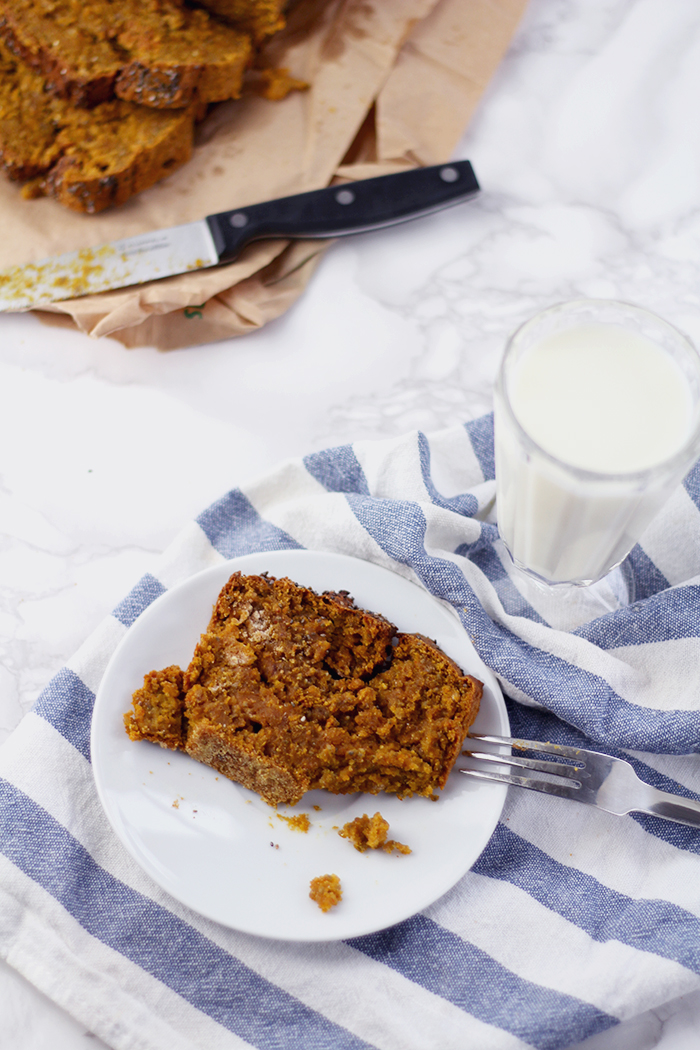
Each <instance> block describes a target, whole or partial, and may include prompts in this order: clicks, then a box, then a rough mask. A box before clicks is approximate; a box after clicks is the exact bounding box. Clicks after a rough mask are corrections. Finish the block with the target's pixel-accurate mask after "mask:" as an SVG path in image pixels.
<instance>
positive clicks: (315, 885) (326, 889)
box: [309, 875, 343, 911]
mask: <svg viewBox="0 0 700 1050" xmlns="http://www.w3.org/2000/svg"><path fill="white" fill-rule="evenodd" d="M309 897H311V900H312V901H315V902H316V904H318V906H319V908H320V909H321V911H330V910H331V908H334V907H335V906H336V904H340V902H341V900H342V899H343V889H342V886H341V885H340V879H339V878H338V876H337V875H318V876H317V877H316V878H315V879H312V880H311V889H310V891H309Z"/></svg>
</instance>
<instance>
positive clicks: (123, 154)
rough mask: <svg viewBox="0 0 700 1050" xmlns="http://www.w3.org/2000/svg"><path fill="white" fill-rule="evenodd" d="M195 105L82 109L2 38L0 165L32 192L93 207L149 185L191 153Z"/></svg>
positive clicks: (88, 209)
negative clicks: (50, 87) (50, 88)
mask: <svg viewBox="0 0 700 1050" xmlns="http://www.w3.org/2000/svg"><path fill="white" fill-rule="evenodd" d="M194 119H195V110H194V107H193V106H190V107H189V108H188V109H184V110H174V111H159V110H153V109H147V108H146V107H145V106H137V105H134V104H133V103H131V102H123V101H121V100H120V99H113V100H112V101H111V102H102V103H100V105H98V106H96V107H94V108H93V109H90V110H87V109H80V108H78V107H75V106H72V105H71V104H70V103H68V102H66V101H65V100H63V99H60V98H56V97H55V96H53V95H50V94H47V92H46V90H45V87H44V81H43V78H42V77H41V76H40V75H39V74H38V73H36V72H35V71H34V70H33V69H31V68H30V67H29V66H27V65H26V63H24V62H23V61H22V60H21V59H19V58H17V57H16V56H15V55H14V54H12V52H10V51H9V50H8V49H7V47H6V46H5V45H4V44H2V43H1V42H0V163H1V164H2V166H3V167H4V169H5V171H6V173H7V174H8V175H9V177H10V178H11V179H13V180H15V181H19V182H25V183H27V182H29V181H30V180H34V181H33V182H32V183H31V186H30V195H32V196H52V197H55V198H56V199H57V200H58V201H60V202H61V204H64V205H66V206H67V207H69V208H72V209H74V210H76V211H82V212H98V211H102V210H103V209H104V208H106V207H108V206H109V205H112V204H122V203H123V202H124V201H126V200H128V199H129V197H131V196H133V195H134V194H135V193H139V192H141V190H145V189H147V188H148V187H149V186H152V185H153V184H154V183H156V182H158V181H159V180H160V179H162V178H164V177H165V176H166V175H169V174H170V173H171V172H173V171H175V170H176V169H177V168H179V167H180V166H181V165H182V164H184V163H185V162H186V161H187V160H189V158H190V156H191V154H192V141H193V129H194Z"/></svg>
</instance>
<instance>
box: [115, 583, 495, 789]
mask: <svg viewBox="0 0 700 1050" xmlns="http://www.w3.org/2000/svg"><path fill="white" fill-rule="evenodd" d="M177 671H178V669H177V668H172V667H171V668H167V669H166V670H165V671H163V672H151V674H150V675H147V676H146V680H145V682H144V686H143V688H142V689H140V690H137V691H136V693H135V694H134V700H133V708H132V710H131V711H130V712H127V714H126V715H125V716H124V721H125V725H126V729H127V732H128V734H129V736H130V737H131V739H132V740H140V739H145V740H151V741H152V742H157V743H160V744H161V745H162V746H164V747H178V748H179V749H181V750H184V751H186V752H187V753H188V754H189V755H191V756H192V757H193V758H196V759H198V760H199V761H200V762H204V763H205V764H206V765H209V766H212V767H213V768H214V769H216V770H218V771H219V772H221V773H223V774H224V775H225V776H227V777H230V778H231V779H232V780H235V781H238V782H239V783H241V784H243V785H244V787H247V788H249V789H251V790H253V791H256V792H257V793H258V794H260V795H261V796H262V798H264V799H265V800H266V801H267V802H269V803H271V804H273V805H275V804H277V803H291V804H293V803H295V802H297V801H298V800H299V799H300V798H301V797H302V795H303V794H304V793H305V792H306V791H308V790H310V789H312V788H324V789H325V790H327V791H330V792H333V793H336V794H346V793H349V792H355V791H366V792H370V793H372V794H376V793H377V792H379V791H388V792H393V793H396V794H398V795H399V796H401V797H408V796H410V795H413V794H417V795H424V796H428V797H430V796H432V795H433V794H434V792H435V790H436V789H437V788H442V787H444V785H445V783H446V781H447V778H448V776H449V773H450V770H451V768H452V765H453V764H454V761H455V759H456V757H457V755H458V754H459V750H460V748H461V745H462V742H463V740H464V737H465V736H466V733H467V730H468V728H469V726H470V725H471V723H472V722H473V721H474V718H475V717H476V715H477V712H478V709H479V701H480V698H481V693H482V686H481V683H480V682H478V681H477V680H476V679H474V678H471V677H470V676H468V675H464V674H463V673H462V671H461V670H460V669H459V668H458V667H457V665H456V664H455V663H454V662H453V661H452V660H450V659H449V658H448V657H447V656H446V655H445V654H444V653H442V652H441V650H440V649H439V648H438V647H437V646H436V645H435V644H434V643H433V642H430V641H429V640H428V639H426V638H423V637H421V636H420V635H409V634H399V635H397V634H396V629H395V628H394V626H393V625H392V624H390V623H388V621H386V620H385V619H383V618H382V617H381V616H377V615H375V614H373V613H368V612H365V611H363V610H361V609H358V608H356V607H355V605H354V603H353V602H352V600H351V599H350V598H349V597H348V596H347V594H345V593H341V594H331V593H326V594H321V595H318V594H316V593H315V592H314V591H312V590H310V589H309V588H306V587H299V586H297V585H296V584H294V583H292V582H291V581H290V580H288V579H279V580H277V579H274V578H272V577H268V576H243V575H241V574H240V573H235V574H234V575H233V576H232V577H231V579H230V580H229V582H228V583H227V584H226V586H225V587H224V589H223V590H222V592H221V594H220V595H219V598H218V599H217V602H216V604H215V606H214V611H213V614H212V617H211V621H210V623H209V627H208V629H207V631H206V633H205V634H203V635H202V637H201V639H200V642H199V644H198V645H197V647H196V649H195V653H194V656H193V659H192V661H191V663H190V665H189V667H188V668H187V670H186V672H185V673H184V676H183V680H182V687H181V691H180V694H179V700H178V701H177V702H176V701H175V700H174V696H173V691H172V688H171V686H173V687H175V688H176V687H177V683H178V681H179V679H178V677H177ZM166 686H167V688H166ZM161 696H162V697H163V699H162V700H161V699H159V697H161ZM178 702H179V713H178ZM144 712H147V717H146V715H145V714H144ZM179 717H181V718H182V723H181V737H180V739H179V740H178V739H177V730H176V729H175V730H174V731H173V727H176V726H177V724H178V718H179ZM165 727H167V728H165Z"/></svg>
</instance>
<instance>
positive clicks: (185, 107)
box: [0, 0, 285, 213]
mask: <svg viewBox="0 0 700 1050" xmlns="http://www.w3.org/2000/svg"><path fill="white" fill-rule="evenodd" d="M284 6H285V0H202V2H201V4H200V5H199V6H194V5H193V4H190V3H188V2H186V0H0V160H1V161H2V164H3V167H4V169H5V171H6V173H7V174H8V175H9V177H10V178H11V179H14V180H17V181H20V182H23V183H25V190H24V192H25V196H52V197H55V198H56V199H57V200H58V201H60V203H61V204H64V205H66V206H67V207H69V208H72V209H74V210H76V211H81V212H89V213H92V212H98V211H101V210H102V209H104V208H106V207H108V206H110V205H113V204H120V203H123V202H124V201H125V200H127V199H128V198H129V197H131V196H133V195H134V194H135V193H139V192H140V191H142V190H144V189H146V188H148V187H149V186H152V185H153V184H154V183H155V182H157V181H159V180H160V179H162V178H164V177H165V176H166V175H169V174H170V173H171V172H172V171H174V170H175V169H176V168H178V167H180V166H181V165H182V164H184V163H185V162H186V161H187V160H188V159H189V157H190V155H191V152H192V142H193V131H194V124H195V122H196V121H197V120H198V119H201V117H202V116H203V115H204V113H206V110H207V106H208V105H209V103H212V102H220V101H224V100H227V99H233V98H238V96H239V95H240V92H241V86H242V81H243V75H244V73H245V70H246V68H247V67H248V66H249V65H250V64H251V62H252V60H253V58H254V55H255V52H256V49H257V48H258V47H259V46H260V43H261V42H262V41H263V40H264V39H265V38H266V37H267V36H269V35H270V34H271V33H274V32H276V31H277V30H279V29H280V28H281V27H282V25H283V16H282V9H283V7H284Z"/></svg>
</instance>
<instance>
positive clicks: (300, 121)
mask: <svg viewBox="0 0 700 1050" xmlns="http://www.w3.org/2000/svg"><path fill="white" fill-rule="evenodd" d="M525 4H526V0H299V2H298V3H296V4H295V5H294V6H293V8H292V9H291V11H290V13H289V16H288V25H287V28H286V29H285V30H284V31H283V32H282V33H280V34H278V35H277V36H276V37H274V38H272V40H271V41H270V43H269V44H268V46H267V48H266V49H265V52H264V53H263V56H262V57H263V61H264V64H265V65H268V66H273V67H287V68H288V69H289V70H290V72H291V74H292V75H293V76H295V77H297V78H300V79H302V80H305V81H307V82H308V83H309V84H310V85H311V86H310V88H309V89H308V90H307V91H303V92H298V91H295V92H292V93H291V94H290V95H288V96H287V98H286V99H284V100H283V101H278V102H273V101H270V100H268V99H265V98H263V97H262V96H261V95H260V94H259V93H257V91H256V88H255V75H254V74H253V75H252V76H251V78H250V83H249V84H248V85H247V86H246V89H245V90H244V94H243V96H242V97H241V99H239V100H237V101H235V102H229V103H224V104H222V105H220V106H218V107H217V108H216V109H215V110H214V111H213V112H212V113H210V115H209V116H208V117H207V119H206V120H205V121H204V123H203V124H202V125H201V126H200V128H199V130H198V137H197V144H196V148H195V152H194V156H193V158H192V160H191V161H190V162H189V163H188V164H187V165H186V166H185V167H184V168H182V169H181V170H180V171H178V172H175V173H174V174H173V175H172V176H170V177H169V178H168V179H167V180H165V181H163V182H161V183H159V184H158V185H157V186H154V187H152V188H151V189H150V190H147V191H146V192H145V193H142V194H140V195H139V196H138V197H136V198H134V199H133V200H131V201H128V202H127V204H125V205H123V206H122V207H120V208H118V209H114V210H112V211H107V212H103V213H101V214H99V215H95V216H84V215H79V214H75V213H71V212H68V211H66V210H65V209H63V208H62V207H61V206H60V205H58V204H57V203H56V202H55V201H52V200H48V199H44V200H32V201H25V200H23V199H22V198H21V196H20V194H19V191H18V189H17V187H15V186H13V185H12V184H10V183H8V182H7V181H6V180H4V179H1V180H0V216H1V217H2V224H3V234H4V236H3V239H2V242H1V243H0V269H2V268H5V267H9V266H12V265H17V264H22V263H25V262H32V261H36V260H38V259H43V258H46V257H47V256H50V255H55V254H60V253H62V252H65V251H70V250H72V249H74V248H82V247H91V246H96V245H99V244H102V243H104V242H105V241H109V240H114V239H116V238H120V237H128V236H131V235H132V234H136V233H145V232H148V231H150V230H157V229H163V228H165V227H168V226H174V225H177V224H179V223H184V222H190V221H192V220H195V219H201V218H203V217H204V216H205V215H207V214H211V213H213V212H217V211H225V210H227V209H229V208H232V207H245V205H247V204H253V203H255V202H257V201H261V200H267V199H271V198H274V197H282V196H286V195H288V194H291V193H299V192H303V191H304V190H309V189H318V188H320V187H322V186H326V185H328V184H329V182H331V181H333V180H334V179H341V180H347V179H357V178H369V177H372V176H374V175H380V174H385V173H388V172H392V171H399V170H402V169H405V168H408V167H415V166H416V165H421V164H438V163H441V162H442V161H444V160H447V159H448V158H449V157H450V155H451V153H452V150H453V149H454V147H455V145H456V143H457V142H458V140H459V138H460V137H461V135H462V133H463V131H464V128H465V127H466V125H467V123H468V120H469V118H470V116H471V114H472V113H473V111H474V109H475V107H476V105H477V103H478V101H479V98H480V97H481V95H482V93H483V91H484V88H485V87H486V84H487V83H488V81H489V79H490V77H491V76H492V74H493V72H494V71H495V69H496V67H497V65H498V63H499V61H500V59H501V57H502V56H503V53H504V52H505V50H506V48H507V47H508V44H509V42H510V39H511V37H512V35H513V32H514V30H515V27H516V25H517V23H518V20H519V18H520V16H521V14H522V12H523V10H524V7H525ZM325 247H326V245H325V244H324V242H319V241H292V242H287V241H261V242H259V243H257V244H253V245H250V246H249V247H248V248H247V249H246V250H245V251H244V252H243V253H242V254H241V256H240V257H239V259H238V260H237V261H236V262H234V263H231V264H229V265H227V266H222V267H217V268H215V269H210V270H202V271H199V272H196V273H188V274H184V275H182V276H180V277H173V278H168V279H166V280H161V281H153V282H150V283H149V284H145V285H140V286H138V287H135V288H128V289H123V290H119V291H114V292H106V293H103V294H101V295H93V296H84V297H83V298H80V299H73V300H68V301H66V302H62V303H55V304H52V306H51V307H48V308H47V309H46V310H42V311H37V313H38V316H40V317H41V318H42V320H45V321H47V322H48V323H53V324H60V325H70V326H75V327H77V328H79V329H80V330H81V331H83V332H86V333H88V334H89V335H91V336H95V337H98V336H103V335H108V336H112V337H114V338H116V339H118V340H119V341H120V342H122V343H123V344H124V346H127V347H136V346H155V347H158V348H159V349H162V350H168V349H175V348H178V347H184V346H193V345H197V344H200V343H207V342H212V341H214V340H219V339H225V338H229V337H231V336H237V335H244V334H245V333H246V332H250V331H252V330H255V329H256V328H259V327H261V326H262V325H264V324H266V323H267V322H268V321H271V320H273V319H274V318H276V317H279V316H280V314H282V313H283V312H284V311H285V310H286V309H288V307H289V306H291V304H292V303H293V302H294V301H295V299H297V298H298V296H299V295H300V294H301V293H302V291H303V289H304V287H305V286H306V284H307V282H308V280H309V278H310V277H311V274H312V273H313V271H314V268H315V267H316V265H317V264H318V262H319V260H320V258H321V257H322V254H323V251H324V249H325Z"/></svg>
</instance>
